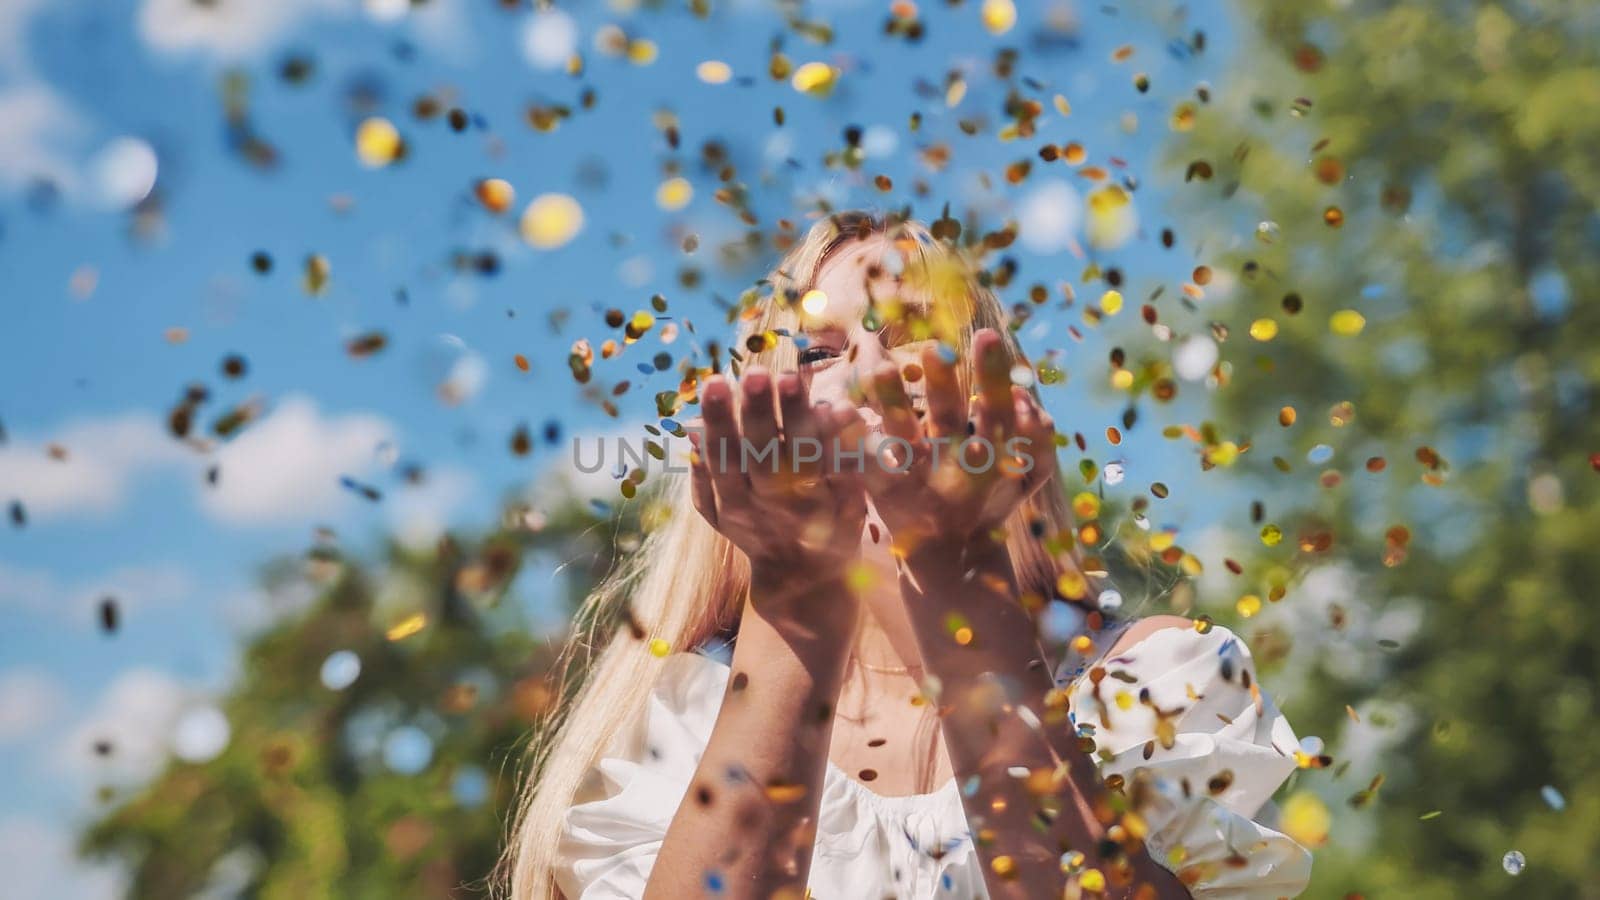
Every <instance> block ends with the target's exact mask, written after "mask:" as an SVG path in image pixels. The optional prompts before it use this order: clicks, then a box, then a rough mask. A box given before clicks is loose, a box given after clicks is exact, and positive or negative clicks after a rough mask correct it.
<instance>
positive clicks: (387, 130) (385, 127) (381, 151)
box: [356, 116, 404, 169]
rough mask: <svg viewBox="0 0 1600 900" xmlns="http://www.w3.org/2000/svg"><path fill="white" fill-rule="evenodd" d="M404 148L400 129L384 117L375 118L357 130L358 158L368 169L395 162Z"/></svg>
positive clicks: (364, 122)
mask: <svg viewBox="0 0 1600 900" xmlns="http://www.w3.org/2000/svg"><path fill="white" fill-rule="evenodd" d="M402 146H404V142H403V141H402V140H401V139H400V131H399V129H397V128H395V127H394V124H393V123H391V122H390V121H389V120H388V119H385V118H383V117H382V116H373V117H372V118H370V119H367V120H365V121H363V122H362V123H361V125H360V126H359V127H357V128H356V158H357V159H359V160H361V164H362V165H364V166H367V167H368V168H372V169H377V168H382V167H383V166H387V165H388V164H390V163H392V162H394V161H395V160H396V159H398V158H399V156H400V149H401V147H402Z"/></svg>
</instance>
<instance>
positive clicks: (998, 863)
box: [989, 856, 1017, 879]
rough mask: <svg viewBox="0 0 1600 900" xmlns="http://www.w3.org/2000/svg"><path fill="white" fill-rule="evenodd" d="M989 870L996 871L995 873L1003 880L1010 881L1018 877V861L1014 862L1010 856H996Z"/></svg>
mask: <svg viewBox="0 0 1600 900" xmlns="http://www.w3.org/2000/svg"><path fill="white" fill-rule="evenodd" d="M989 868H990V869H992V870H994V873H995V874H996V875H999V876H1000V877H1001V878H1007V879H1010V878H1015V877H1017V863H1016V860H1013V859H1012V858H1011V857H1009V856H996V857H995V858H994V859H993V860H992V861H991V862H990V863H989Z"/></svg>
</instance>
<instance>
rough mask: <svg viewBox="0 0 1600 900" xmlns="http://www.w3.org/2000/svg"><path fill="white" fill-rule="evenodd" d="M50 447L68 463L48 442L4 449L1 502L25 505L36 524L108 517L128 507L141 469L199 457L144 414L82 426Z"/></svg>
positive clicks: (0, 457) (0, 456) (1, 454)
mask: <svg viewBox="0 0 1600 900" xmlns="http://www.w3.org/2000/svg"><path fill="white" fill-rule="evenodd" d="M48 443H49V444H54V445H56V446H59V447H60V448H62V449H64V450H65V451H66V458H65V459H59V460H58V459H54V458H52V457H51V455H50V453H49V451H48V448H47V446H46V442H31V443H30V442H22V441H17V442H13V443H10V444H7V445H4V446H0V498H7V499H9V498H16V499H18V500H21V501H22V502H23V505H24V506H26V507H27V510H28V517H29V519H30V520H35V519H44V518H51V517H64V516H74V515H85V514H87V515H98V516H104V515H106V514H108V513H111V512H113V511H115V510H116V509H117V508H119V507H120V506H121V505H122V501H123V500H124V498H125V496H126V494H127V489H128V486H129V484H130V483H131V481H132V480H133V478H134V477H135V476H136V475H137V474H138V473H139V472H140V471H141V470H143V469H146V468H149V467H151V466H156V465H176V464H182V463H184V462H187V461H190V460H193V459H194V458H195V457H194V455H193V454H192V453H190V452H188V451H186V450H185V449H184V448H183V446H182V445H181V444H179V443H178V442H177V441H175V440H174V439H173V438H171V437H170V436H168V435H167V434H166V433H165V432H164V431H163V430H162V429H161V426H160V425H159V424H157V422H156V420H155V418H154V417H153V416H150V415H148V414H143V413H134V414H129V415H123V416H117V417H114V418H109V419H95V420H88V421H84V422H78V423H75V424H72V425H69V426H67V427H66V428H64V429H62V430H61V431H60V432H58V434H57V436H56V437H55V438H54V439H53V440H51V441H49V442H48Z"/></svg>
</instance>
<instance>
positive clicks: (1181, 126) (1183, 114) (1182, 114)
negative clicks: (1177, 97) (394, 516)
mask: <svg viewBox="0 0 1600 900" xmlns="http://www.w3.org/2000/svg"><path fill="white" fill-rule="evenodd" d="M1194 118H1195V110H1194V104H1193V103H1180V104H1178V108H1177V109H1174V110H1173V111H1172V121H1171V125H1172V130H1173V131H1193V130H1194Z"/></svg>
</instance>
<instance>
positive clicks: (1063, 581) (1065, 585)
mask: <svg viewBox="0 0 1600 900" xmlns="http://www.w3.org/2000/svg"><path fill="white" fill-rule="evenodd" d="M1056 590H1057V591H1060V592H1061V596H1063V597H1066V598H1068V599H1071V600H1078V599H1081V598H1082V597H1083V596H1084V595H1085V594H1087V593H1089V583H1088V582H1087V581H1085V580H1084V577H1083V576H1082V575H1080V574H1078V573H1077V572H1062V573H1061V575H1060V576H1059V577H1057V578H1056Z"/></svg>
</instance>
